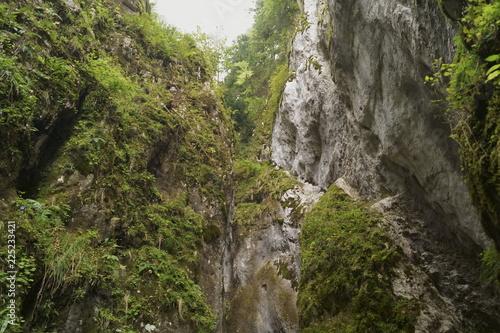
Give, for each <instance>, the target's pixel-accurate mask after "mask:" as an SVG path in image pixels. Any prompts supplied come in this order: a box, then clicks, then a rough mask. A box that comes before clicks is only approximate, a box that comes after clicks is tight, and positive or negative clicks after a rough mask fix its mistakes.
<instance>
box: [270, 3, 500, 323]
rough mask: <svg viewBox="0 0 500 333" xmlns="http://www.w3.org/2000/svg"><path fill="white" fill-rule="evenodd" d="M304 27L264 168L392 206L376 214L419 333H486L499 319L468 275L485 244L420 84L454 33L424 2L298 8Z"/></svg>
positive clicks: (432, 95)
mask: <svg viewBox="0 0 500 333" xmlns="http://www.w3.org/2000/svg"><path fill="white" fill-rule="evenodd" d="M304 15H305V18H306V20H307V22H308V24H303V28H304V29H303V31H299V32H298V33H297V35H296V37H295V39H294V41H293V47H292V52H291V57H290V71H291V72H293V73H294V74H295V75H294V80H293V81H292V82H289V83H287V85H286V87H285V90H284V93H283V101H282V104H281V107H280V109H279V112H278V113H277V115H276V119H275V123H274V129H273V135H272V160H273V161H274V162H276V163H277V164H278V165H280V166H282V167H284V168H288V169H291V170H293V171H294V172H296V173H297V174H298V176H299V177H300V178H302V179H303V180H306V181H309V182H312V183H314V184H317V185H319V186H321V187H323V188H327V187H329V186H330V185H331V184H332V183H333V182H334V181H335V180H337V179H338V178H340V177H342V178H344V179H345V180H346V181H347V183H349V184H350V185H351V186H352V187H354V188H355V189H356V190H357V191H358V192H359V194H360V195H361V197H363V198H364V199H367V200H380V199H381V198H384V197H389V199H386V201H382V202H381V203H380V204H379V205H377V206H375V207H377V209H379V210H380V211H382V212H383V213H384V214H385V215H384V216H385V221H386V229H387V230H388V231H389V232H390V233H391V235H392V238H393V239H394V241H395V243H396V244H397V245H398V246H399V247H400V248H401V250H402V252H403V253H404V255H405V256H406V261H407V263H408V265H409V266H405V267H406V268H401V267H400V268H399V273H398V275H399V277H398V278H397V279H396V280H395V281H393V290H392V292H393V293H395V294H396V295H399V296H402V297H407V298H409V299H420V300H425V301H424V302H425V303H426V304H427V305H426V306H425V309H423V310H422V311H421V313H420V315H419V317H418V320H417V326H416V331H419V332H431V331H432V332H455V331H457V332H463V331H470V330H471V331H474V332H476V331H477V332H479V331H481V332H494V330H495V325H497V324H498V321H499V318H498V315H497V312H498V308H499V307H498V304H496V303H495V301H494V300H492V299H491V295H488V292H486V293H484V290H481V286H480V283H478V273H477V272H478V270H479V269H478V262H477V261H478V260H477V253H478V251H480V249H481V248H484V247H485V246H486V245H487V244H489V243H491V240H489V239H488V238H487V237H486V236H485V234H484V232H483V230H482V227H481V224H480V222H479V219H478V214H477V212H476V210H475V208H474V207H473V206H472V204H471V200H470V197H469V193H468V189H467V187H466V185H465V184H464V181H463V179H462V174H461V170H460V161H459V157H458V153H457V151H458V147H457V144H456V143H455V142H454V141H453V140H452V139H451V138H450V137H449V136H450V134H451V129H450V128H451V125H450V124H449V123H448V121H447V120H446V117H444V115H443V114H442V111H441V110H439V109H438V108H437V107H436V106H434V105H433V104H432V102H431V101H432V100H435V99H440V98H442V96H441V94H442V93H441V92H439V91H437V90H432V89H431V88H429V87H428V86H426V85H425V84H424V78H425V76H426V75H430V74H432V66H433V63H434V60H435V59H437V58H443V59H444V62H450V61H451V59H452V56H453V54H454V47H453V37H454V35H455V34H456V31H455V29H454V27H453V26H452V24H451V23H450V22H449V21H448V20H447V19H446V18H445V17H444V15H443V14H442V12H441V11H440V9H439V7H438V4H437V2H436V1H431V0H421V1H412V0H383V1H376V2H374V1H369V0H349V1H347V0H328V1H326V0H305V1H304ZM388 202H390V204H387V203H388ZM381 207H384V208H382V209H381ZM405 272H406V273H405ZM408 272H411V273H408ZM407 274H409V275H407ZM451 314H454V315H451ZM455 314H456V315H455ZM446 318H448V319H447V320H445V319H446ZM479 318H481V319H479ZM448 320H449V322H448Z"/></svg>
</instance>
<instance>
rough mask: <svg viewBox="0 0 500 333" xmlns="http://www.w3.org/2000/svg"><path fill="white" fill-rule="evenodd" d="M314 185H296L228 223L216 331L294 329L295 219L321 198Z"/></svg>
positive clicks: (296, 326) (296, 320)
mask: <svg viewBox="0 0 500 333" xmlns="http://www.w3.org/2000/svg"><path fill="white" fill-rule="evenodd" d="M321 195H322V192H321V190H320V188H319V187H318V186H313V185H311V184H301V185H298V186H296V187H295V188H294V189H290V190H288V191H287V192H286V193H285V194H284V195H283V197H282V198H281V199H280V200H274V199H271V198H267V199H266V200H265V201H266V203H265V204H266V206H267V207H268V208H267V209H266V210H265V211H264V212H263V214H261V215H260V216H259V217H257V218H256V220H254V221H246V223H247V226H246V227H242V226H241V225H237V224H236V223H233V225H232V228H231V230H232V232H231V233H230V235H228V236H229V237H228V239H227V244H228V247H227V253H226V260H225V265H224V267H225V274H224V291H225V294H224V297H225V300H226V301H227V303H226V304H227V311H226V314H225V324H224V327H223V331H222V332H240V333H245V332H246V333H253V332H283V333H294V332H298V331H299V318H298V309H297V288H298V282H299V278H300V257H299V234H300V226H301V225H300V218H298V217H299V216H301V215H302V213H304V212H305V211H307V210H308V209H309V208H310V207H311V206H313V205H314V203H315V202H316V201H317V200H318V199H319V198H320V197H321Z"/></svg>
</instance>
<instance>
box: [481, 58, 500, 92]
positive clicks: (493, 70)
mask: <svg viewBox="0 0 500 333" xmlns="http://www.w3.org/2000/svg"><path fill="white" fill-rule="evenodd" d="M499 59H500V54H494V55H491V56H489V57H488V58H486V59H485V60H486V61H489V62H496V61H498V60H499ZM486 75H487V78H486V82H488V81H494V82H495V84H497V85H498V84H500V83H499V80H500V77H499V75H500V64H496V65H493V66H491V67H490V69H488V71H487V72H486Z"/></svg>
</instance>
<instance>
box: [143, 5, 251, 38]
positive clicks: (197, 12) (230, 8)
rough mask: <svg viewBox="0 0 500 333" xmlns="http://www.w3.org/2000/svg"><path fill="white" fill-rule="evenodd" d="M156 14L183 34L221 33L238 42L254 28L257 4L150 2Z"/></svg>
mask: <svg viewBox="0 0 500 333" xmlns="http://www.w3.org/2000/svg"><path fill="white" fill-rule="evenodd" d="M151 2H154V3H155V11H156V12H157V13H158V14H160V16H161V17H163V19H164V20H165V21H166V23H168V24H171V25H173V26H175V27H177V28H179V29H180V30H181V31H184V32H195V31H196V26H200V27H201V31H202V32H205V33H208V34H214V33H217V32H221V33H222V34H223V35H225V36H226V37H227V38H228V40H229V41H232V40H235V39H236V37H237V36H238V35H241V34H243V33H245V32H247V30H248V29H249V28H250V27H251V25H252V23H253V15H252V13H250V12H249V9H251V8H253V6H254V3H255V0H151Z"/></svg>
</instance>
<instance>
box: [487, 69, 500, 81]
mask: <svg viewBox="0 0 500 333" xmlns="http://www.w3.org/2000/svg"><path fill="white" fill-rule="evenodd" d="M498 75H500V70H499V71H494V72H493V73H491V74H490V75H488V78H487V79H486V82H488V81H491V80H493V79H494V78H496V77H497V76H498Z"/></svg>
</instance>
